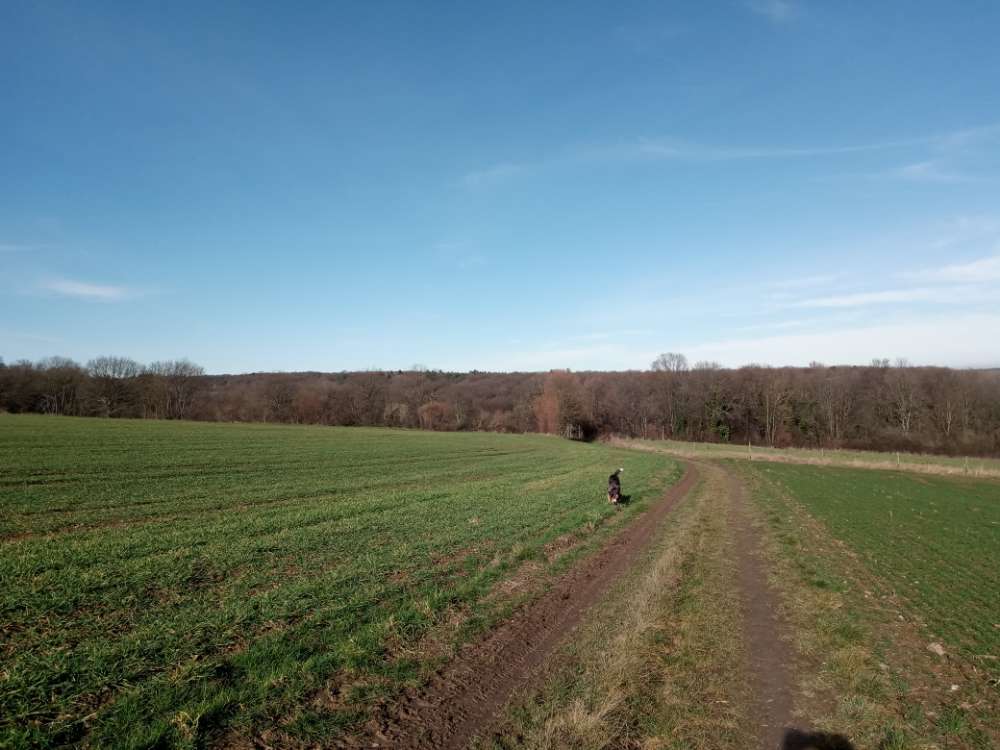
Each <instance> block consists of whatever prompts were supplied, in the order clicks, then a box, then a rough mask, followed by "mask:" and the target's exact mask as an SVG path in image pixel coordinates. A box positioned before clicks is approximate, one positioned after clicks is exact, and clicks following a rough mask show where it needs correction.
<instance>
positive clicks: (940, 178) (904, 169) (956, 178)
mask: <svg viewBox="0 0 1000 750" xmlns="http://www.w3.org/2000/svg"><path fill="white" fill-rule="evenodd" d="M885 176H887V177H893V178H897V179H901V180H908V181H910V182H968V181H969V180H970V178H969V177H966V176H965V175H961V174H958V173H956V172H951V171H949V170H948V169H947V168H945V167H944V166H942V164H941V162H940V161H937V160H933V159H931V160H928V161H920V162H915V163H913V164H905V165H903V166H901V167H896V168H894V169H890V170H889V171H888V172H886V173H885Z"/></svg>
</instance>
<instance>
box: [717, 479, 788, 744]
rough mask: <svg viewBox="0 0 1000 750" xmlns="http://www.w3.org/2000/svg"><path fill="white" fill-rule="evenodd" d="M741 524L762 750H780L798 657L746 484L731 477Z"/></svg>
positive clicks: (742, 583) (742, 579)
mask: <svg viewBox="0 0 1000 750" xmlns="http://www.w3.org/2000/svg"><path fill="white" fill-rule="evenodd" d="M727 476H728V479H729V492H730V495H731V499H732V521H733V523H734V525H735V534H736V556H737V561H738V564H739V567H738V571H739V573H738V575H739V587H740V594H741V607H742V609H743V618H742V619H743V636H744V639H745V642H746V648H747V670H748V677H749V680H750V686H751V690H752V693H753V695H752V698H751V700H752V702H753V704H754V710H753V713H752V716H753V717H754V722H755V724H756V726H755V729H756V731H757V734H758V737H759V740H760V747H762V748H779V747H781V743H782V738H783V737H784V734H785V732H786V730H787V729H788V728H789V726H790V724H791V721H792V710H793V705H794V702H793V685H794V682H793V680H792V672H793V666H794V659H795V652H794V649H793V647H792V645H791V642H790V639H789V635H788V625H787V623H785V622H784V620H783V619H782V618H781V617H780V616H779V608H778V605H779V599H778V594H777V593H776V592H775V591H774V590H773V589H772V588H771V586H770V584H769V583H768V580H767V567H766V562H765V561H764V560H763V559H762V557H761V555H762V550H761V545H760V543H759V541H758V532H757V531H756V530H755V529H754V527H753V525H752V521H751V517H750V514H749V511H748V509H747V492H746V488H745V487H744V486H743V483H742V482H741V481H740V479H739V478H738V477H737V476H735V475H734V474H733V473H731V472H727Z"/></svg>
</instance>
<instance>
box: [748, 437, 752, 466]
mask: <svg viewBox="0 0 1000 750" xmlns="http://www.w3.org/2000/svg"><path fill="white" fill-rule="evenodd" d="M747 456H749V458H750V460H751V461H753V449H751V448H750V437H749V436H748V437H747Z"/></svg>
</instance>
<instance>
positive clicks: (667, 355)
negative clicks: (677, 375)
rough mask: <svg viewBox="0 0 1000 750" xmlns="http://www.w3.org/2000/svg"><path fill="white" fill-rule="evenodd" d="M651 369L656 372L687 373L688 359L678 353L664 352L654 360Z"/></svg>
mask: <svg viewBox="0 0 1000 750" xmlns="http://www.w3.org/2000/svg"><path fill="white" fill-rule="evenodd" d="M649 369H651V370H653V371H654V372H687V370H688V361H687V357H685V356H684V355H683V354H678V353H676V352H664V353H663V354H661V355H660V356H658V357H657V358H656V359H654V360H653V363H652V364H651V365H650V366H649Z"/></svg>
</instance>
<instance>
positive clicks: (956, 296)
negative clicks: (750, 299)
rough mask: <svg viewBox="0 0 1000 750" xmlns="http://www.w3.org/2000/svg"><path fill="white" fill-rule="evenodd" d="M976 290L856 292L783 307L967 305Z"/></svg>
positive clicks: (797, 302) (793, 303) (925, 288)
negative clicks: (919, 304)
mask: <svg viewBox="0 0 1000 750" xmlns="http://www.w3.org/2000/svg"><path fill="white" fill-rule="evenodd" d="M981 297H982V295H981V294H977V293H976V290H971V289H968V288H967V287H947V288H941V287H915V288H913V289H888V290H883V291H878V292H857V293H853V294H839V295H833V296H829V297H816V298H812V299H801V300H796V301H794V302H788V303H786V304H785V305H784V307H796V308H840V307H863V306H866V305H886V304H900V303H908V302H940V303H953V304H956V303H967V302H969V301H973V298H981Z"/></svg>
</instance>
